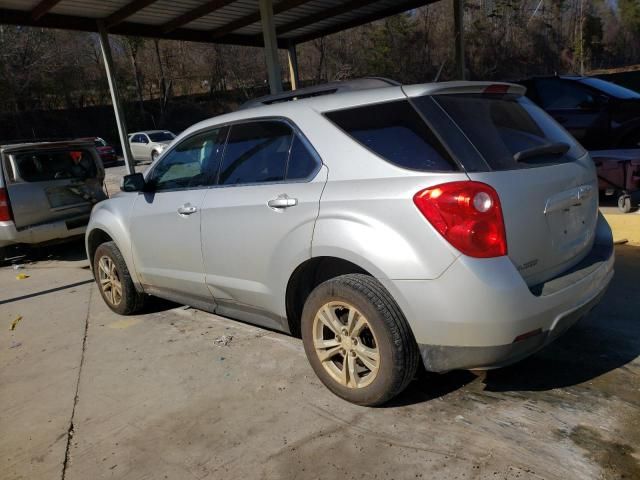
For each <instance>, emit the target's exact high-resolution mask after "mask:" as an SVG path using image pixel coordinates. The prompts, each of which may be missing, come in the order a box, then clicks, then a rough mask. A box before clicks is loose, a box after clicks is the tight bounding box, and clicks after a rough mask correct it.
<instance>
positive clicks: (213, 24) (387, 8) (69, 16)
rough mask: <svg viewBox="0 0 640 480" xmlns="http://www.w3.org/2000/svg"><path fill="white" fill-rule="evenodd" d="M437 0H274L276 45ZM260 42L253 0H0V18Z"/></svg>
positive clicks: (160, 35)
mask: <svg viewBox="0 0 640 480" xmlns="http://www.w3.org/2000/svg"><path fill="white" fill-rule="evenodd" d="M435 1H437V0H346V1H345V0H274V4H273V8H274V20H275V24H276V31H277V36H278V43H279V46H280V47H285V46H287V45H288V44H290V43H292V42H293V43H298V42H302V41H307V40H310V39H313V38H317V37H320V36H323V35H325V34H329V33H334V32H337V31H340V30H343V29H346V28H351V27H353V26H356V25H358V24H363V23H369V22H371V21H374V20H377V19H379V18H384V17H386V16H390V15H393V14H396V13H400V12H402V11H407V10H410V9H413V8H417V7H419V6H421V5H426V4H428V3H433V2H435ZM97 20H100V21H104V22H105V23H106V24H107V26H108V28H109V30H110V31H111V32H112V33H115V34H126V35H140V36H146V37H157V38H170V39H181V40H191V41H201V42H218V43H233V44H239V45H256V46H258V45H261V44H262V35H261V33H262V30H261V24H260V17H259V6H258V0H0V24H2V23H4V24H17V25H29V26H42V27H51V28H66V29H70V30H85V31H96V30H97Z"/></svg>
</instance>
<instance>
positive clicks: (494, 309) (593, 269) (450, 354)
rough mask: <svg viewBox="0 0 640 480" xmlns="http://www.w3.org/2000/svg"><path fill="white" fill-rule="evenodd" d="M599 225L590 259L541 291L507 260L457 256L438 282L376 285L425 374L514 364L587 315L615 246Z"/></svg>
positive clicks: (597, 298) (610, 269) (598, 296)
mask: <svg viewBox="0 0 640 480" xmlns="http://www.w3.org/2000/svg"><path fill="white" fill-rule="evenodd" d="M601 222H604V223H603V224H602V225H599V233H600V234H601V235H599V238H598V240H597V243H596V245H595V246H594V248H593V250H592V252H591V253H590V255H589V256H588V257H587V258H586V259H585V260H583V261H582V262H581V263H580V264H579V265H577V266H576V267H574V268H572V269H570V270H568V271H567V272H565V273H563V274H562V275H561V276H559V277H557V278H555V279H552V280H550V281H549V282H546V284H545V285H542V286H534V287H528V286H527V285H526V283H525V282H524V280H523V278H522V276H521V275H520V274H519V273H518V271H517V269H516V268H515V266H514V265H513V263H512V262H511V261H510V260H509V259H508V258H507V257H500V258H493V259H473V258H469V257H465V256H461V257H460V258H459V259H457V260H456V262H454V263H453V264H452V266H451V267H450V268H449V269H448V270H447V271H446V272H445V273H444V274H443V275H442V276H441V277H440V278H438V279H436V280H425V281H422V280H415V281H414V280H382V282H383V284H385V286H386V287H387V288H388V290H389V291H390V292H391V294H392V295H393V296H394V298H395V299H396V301H397V302H398V304H399V305H400V307H401V308H402V310H403V312H404V314H405V316H406V318H407V320H408V321H409V324H410V326H411V328H412V330H413V333H414V336H415V338H416V340H417V342H418V344H419V347H420V352H421V354H422V359H423V362H424V364H425V367H426V368H427V370H430V371H436V372H442V371H448V370H454V369H489V368H496V367H500V366H504V365H508V364H510V363H514V362H516V361H518V360H521V359H522V358H524V357H526V356H528V355H530V354H532V353H533V352H535V351H537V350H539V349H540V348H542V347H544V346H545V345H547V344H548V343H550V342H551V341H553V340H554V339H555V338H557V337H558V336H559V335H560V334H562V333H563V332H564V331H566V330H567V329H568V328H569V327H570V326H571V325H573V324H574V323H576V322H577V321H578V320H579V319H580V318H581V317H583V316H584V315H586V314H587V313H588V312H589V311H590V310H591V309H592V308H593V307H594V306H595V305H597V303H598V302H599V301H600V299H601V298H602V296H603V295H604V292H605V290H606V288H607V286H608V284H609V282H610V281H611V278H612V277H613V264H614V251H613V242H612V239H611V236H610V229H609V228H608V225H607V224H606V222H605V221H604V219H601ZM523 336H525V337H526V338H525V339H522V340H520V339H519V337H520V338H522V337H523Z"/></svg>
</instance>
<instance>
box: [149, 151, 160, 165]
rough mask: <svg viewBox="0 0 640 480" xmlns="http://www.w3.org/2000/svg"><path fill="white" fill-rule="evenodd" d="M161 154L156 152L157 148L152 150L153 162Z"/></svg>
mask: <svg viewBox="0 0 640 480" xmlns="http://www.w3.org/2000/svg"><path fill="white" fill-rule="evenodd" d="M159 156H160V154H159V153H158V152H156V151H155V150H154V151H153V152H151V163H153V162H155V161H156V160H157V159H158V157H159Z"/></svg>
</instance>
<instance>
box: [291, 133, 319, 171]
mask: <svg viewBox="0 0 640 480" xmlns="http://www.w3.org/2000/svg"><path fill="white" fill-rule="evenodd" d="M317 166H318V161H317V160H316V157H315V156H314V155H313V154H312V153H311V152H310V151H309V149H308V148H307V146H306V145H305V144H304V142H303V141H302V140H301V139H300V137H299V136H298V135H295V136H294V137H293V144H292V145H291V152H290V154H289V163H288V165H287V180H302V179H305V178H308V177H309V175H311V174H312V173H313V171H314V170H315V169H316V168H317Z"/></svg>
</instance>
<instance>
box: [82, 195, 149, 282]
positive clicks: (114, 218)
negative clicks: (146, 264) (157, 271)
mask: <svg viewBox="0 0 640 480" xmlns="http://www.w3.org/2000/svg"><path fill="white" fill-rule="evenodd" d="M134 200H135V197H134V196H133V195H130V194H119V195H117V196H116V197H113V198H111V199H109V200H105V201H104V202H101V203H98V204H97V205H96V206H95V207H94V209H93V211H92V212H91V219H90V220H89V224H88V225H87V230H86V234H85V248H86V250H87V257H89V255H90V248H89V238H90V237H91V234H92V232H95V231H96V230H102V231H103V232H104V233H106V234H107V235H109V237H111V239H112V240H113V241H114V242H115V244H116V246H117V247H118V249H119V250H120V252H121V253H122V257H123V258H124V261H125V263H126V265H127V269H128V270H129V274H130V275H131V280H132V281H133V284H134V285H135V287H136V289H138V290H139V291H142V286H141V283H140V280H139V278H138V272H137V270H136V268H135V263H134V261H133V256H132V253H131V236H130V233H129V228H128V224H129V218H130V213H131V209H132V207H133V202H134ZM89 264H90V265H91V268H92V269H93V261H92V259H91V258H90V259H89Z"/></svg>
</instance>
